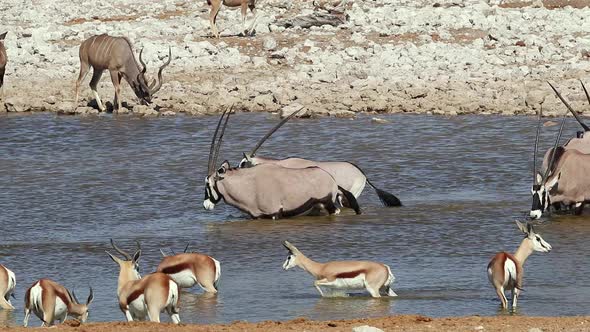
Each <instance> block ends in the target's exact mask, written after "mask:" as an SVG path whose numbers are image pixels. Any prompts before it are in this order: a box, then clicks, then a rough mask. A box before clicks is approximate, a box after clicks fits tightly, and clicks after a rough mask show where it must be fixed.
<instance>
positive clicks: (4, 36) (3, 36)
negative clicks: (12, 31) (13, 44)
mask: <svg viewBox="0 0 590 332" xmlns="http://www.w3.org/2000/svg"><path fill="white" fill-rule="evenodd" d="M7 33H8V31H6V32H5V33H3V34H1V35H0V40H4V38H6V34H7Z"/></svg>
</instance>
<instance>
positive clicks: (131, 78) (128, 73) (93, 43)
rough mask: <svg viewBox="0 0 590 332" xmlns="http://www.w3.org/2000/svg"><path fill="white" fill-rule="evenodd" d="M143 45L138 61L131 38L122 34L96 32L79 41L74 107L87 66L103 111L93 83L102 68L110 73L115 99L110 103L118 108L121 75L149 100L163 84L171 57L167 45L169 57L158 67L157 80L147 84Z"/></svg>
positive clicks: (95, 81)
mask: <svg viewBox="0 0 590 332" xmlns="http://www.w3.org/2000/svg"><path fill="white" fill-rule="evenodd" d="M142 53H143V49H142V50H141V51H140V52H139V62H140V63H141V66H140V65H139V64H138V63H137V60H135V55H134V53H133V46H132V45H131V41H129V39H127V38H125V37H111V36H109V35H107V34H102V35H97V36H93V37H90V38H88V39H86V40H85V41H84V42H83V43H82V45H80V75H79V76H78V80H77V81H76V101H75V104H74V107H78V97H79V95H80V84H81V83H82V81H83V80H84V78H85V77H86V75H87V74H88V71H89V69H90V67H92V69H93V73H92V80H90V89H92V92H93V94H94V98H95V99H96V103H97V104H98V108H99V109H100V110H101V111H104V110H105V109H106V108H105V107H104V105H103V104H102V101H101V100H100V97H99V95H98V91H97V90H96V87H97V85H98V81H99V80H100V77H101V76H102V73H103V72H104V71H105V70H108V71H109V72H110V74H111V80H112V82H113V86H114V87H115V101H114V103H113V104H114V105H113V107H117V109H121V79H122V78H124V79H125V80H126V81H127V83H129V85H130V86H131V89H133V92H134V93H135V95H136V96H137V98H139V99H140V101H141V102H143V103H146V104H149V103H151V101H152V97H153V96H154V94H156V92H158V91H159V90H160V88H161V87H162V71H163V70H164V68H166V66H168V65H169V64H170V61H171V60H172V50H171V49H170V48H168V61H167V62H165V63H164V64H163V65H162V66H161V67H160V68H159V69H158V80H157V81H156V80H155V79H154V80H153V81H152V83H149V84H148V80H147V78H146V77H145V73H146V71H147V66H146V64H145V63H144V62H143V59H142V58H141V54H142Z"/></svg>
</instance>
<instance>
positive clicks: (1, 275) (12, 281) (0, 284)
mask: <svg viewBox="0 0 590 332" xmlns="http://www.w3.org/2000/svg"><path fill="white" fill-rule="evenodd" d="M15 287H16V277H15V275H14V272H12V271H10V270H9V269H8V268H7V267H6V266H4V265H2V264H0V309H6V310H12V309H14V306H13V305H12V303H10V297H11V296H12V297H14V288H15Z"/></svg>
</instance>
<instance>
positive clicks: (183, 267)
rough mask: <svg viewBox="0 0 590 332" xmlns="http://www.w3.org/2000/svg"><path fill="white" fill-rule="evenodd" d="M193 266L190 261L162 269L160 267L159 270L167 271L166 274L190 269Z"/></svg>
mask: <svg viewBox="0 0 590 332" xmlns="http://www.w3.org/2000/svg"><path fill="white" fill-rule="evenodd" d="M190 268H191V264H190V263H180V264H176V265H171V266H166V267H164V268H162V269H158V272H162V273H166V274H176V273H178V272H180V271H183V270H189V269H190Z"/></svg>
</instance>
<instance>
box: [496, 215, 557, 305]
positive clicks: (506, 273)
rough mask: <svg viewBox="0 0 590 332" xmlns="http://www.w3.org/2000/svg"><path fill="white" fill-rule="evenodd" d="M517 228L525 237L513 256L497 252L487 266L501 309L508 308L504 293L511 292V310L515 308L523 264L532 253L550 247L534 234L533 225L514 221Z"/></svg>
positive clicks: (520, 287) (520, 285) (520, 284)
mask: <svg viewBox="0 0 590 332" xmlns="http://www.w3.org/2000/svg"><path fill="white" fill-rule="evenodd" d="M516 225H517V226H518V228H519V229H520V230H521V231H522V232H523V233H524V234H525V235H526V236H525V238H524V239H523V240H522V242H521V243H520V246H519V247H518V249H517V250H516V252H515V253H514V255H512V254H509V253H507V252H499V253H497V254H496V255H495V256H494V258H492V260H491V261H490V263H489V264H488V279H489V280H490V282H491V283H492V286H494V288H495V289H496V294H498V297H499V298H500V301H502V308H504V309H507V308H508V300H507V299H506V295H505V294H504V292H505V291H512V309H513V310H514V309H515V308H516V302H517V301H518V295H519V293H520V291H521V290H522V278H523V274H524V269H523V266H524V262H525V261H526V259H527V258H528V257H529V256H530V255H531V254H532V253H533V252H534V251H539V252H549V251H551V245H550V244H549V243H547V242H545V240H543V238H542V237H541V236H540V235H539V234H537V233H535V231H534V229H533V225H531V224H529V223H527V224H526V225H525V224H523V223H521V222H519V221H516Z"/></svg>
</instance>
